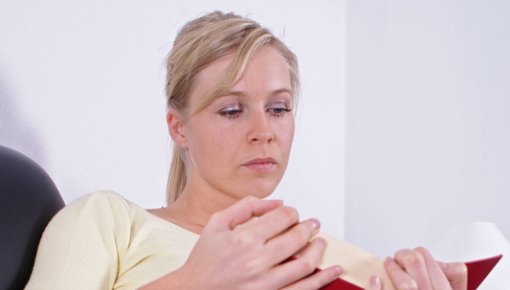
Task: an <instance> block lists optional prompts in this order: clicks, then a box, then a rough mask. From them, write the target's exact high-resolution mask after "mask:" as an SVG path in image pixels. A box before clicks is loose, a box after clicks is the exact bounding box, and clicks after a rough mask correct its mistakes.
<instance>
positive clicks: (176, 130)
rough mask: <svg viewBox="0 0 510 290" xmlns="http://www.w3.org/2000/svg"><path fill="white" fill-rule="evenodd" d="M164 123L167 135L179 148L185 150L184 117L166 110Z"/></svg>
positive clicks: (171, 110) (186, 144)
mask: <svg viewBox="0 0 510 290" xmlns="http://www.w3.org/2000/svg"><path fill="white" fill-rule="evenodd" d="M166 123H167V126H168V133H170V136H171V137H172V140H173V141H174V142H175V143H176V144H178V145H179V146H180V147H181V148H183V149H186V148H187V147H188V143H187V139H186V132H185V126H184V117H183V116H182V114H181V113H179V112H177V111H176V110H175V109H172V108H170V109H168V112H167V113H166Z"/></svg>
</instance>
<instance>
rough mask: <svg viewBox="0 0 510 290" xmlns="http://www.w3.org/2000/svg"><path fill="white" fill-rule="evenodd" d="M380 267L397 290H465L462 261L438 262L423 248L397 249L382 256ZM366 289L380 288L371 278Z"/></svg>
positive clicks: (378, 289)
mask: <svg viewBox="0 0 510 290" xmlns="http://www.w3.org/2000/svg"><path fill="white" fill-rule="evenodd" d="M384 268H385V269H386V272H387V273H388V276H389V277H390V279H391V281H392V282H393V285H394V287H395V289H397V290H404V289H405V290H408V289H409V290H414V289H416V290H466V289H467V268H466V265H465V264H463V263H441V262H437V261H435V260H434V258H433V257H432V255H431V254H430V253H429V251H427V250H426V249H425V248H421V247H420V248H416V249H414V250H409V249H406V250H401V251H398V252H397V253H396V254H395V257H394V258H386V260H385V261H384ZM370 284H371V288H370V290H380V289H384V285H383V286H382V288H381V285H380V282H379V279H377V278H376V277H372V279H371V281H370Z"/></svg>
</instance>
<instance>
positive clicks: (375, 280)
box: [370, 276, 381, 290]
mask: <svg viewBox="0 0 510 290" xmlns="http://www.w3.org/2000/svg"><path fill="white" fill-rule="evenodd" d="M370 287H372V289H374V290H375V289H381V279H380V278H379V277H377V276H373V277H372V278H370Z"/></svg>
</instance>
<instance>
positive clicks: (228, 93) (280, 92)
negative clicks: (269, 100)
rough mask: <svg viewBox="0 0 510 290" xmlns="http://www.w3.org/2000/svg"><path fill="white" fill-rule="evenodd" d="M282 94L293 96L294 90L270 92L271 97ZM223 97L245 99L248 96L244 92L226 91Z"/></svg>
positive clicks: (282, 89) (285, 89) (286, 89)
mask: <svg viewBox="0 0 510 290" xmlns="http://www.w3.org/2000/svg"><path fill="white" fill-rule="evenodd" d="M282 93H287V94H289V95H291V96H292V90H290V89H288V88H281V89H277V90H274V91H272V92H270V95H272V96H274V95H278V94H282ZM221 96H222V97H226V96H236V97H244V96H246V93H245V92H244V91H235V90H226V91H225V92H224V93H223V94H222V95H221Z"/></svg>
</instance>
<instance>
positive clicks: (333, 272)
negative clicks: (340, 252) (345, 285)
mask: <svg viewBox="0 0 510 290" xmlns="http://www.w3.org/2000/svg"><path fill="white" fill-rule="evenodd" d="M343 271H344V269H342V267H340V266H338V265H337V266H333V268H332V269H331V275H332V276H333V277H338V276H340V274H342V273H343Z"/></svg>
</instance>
